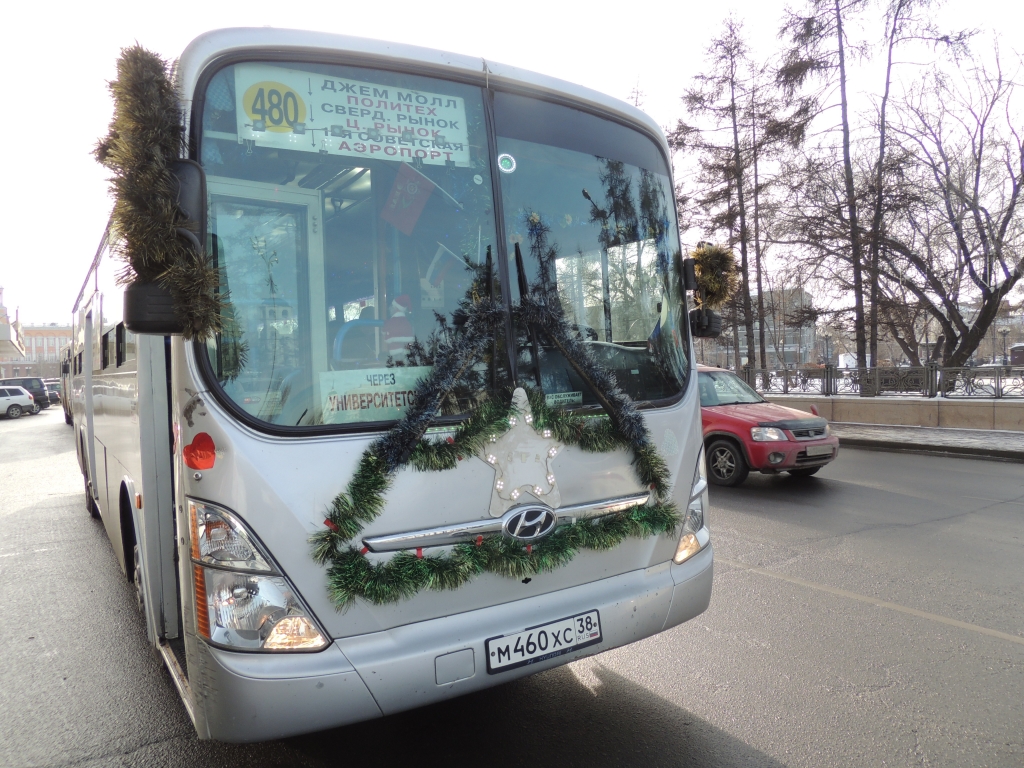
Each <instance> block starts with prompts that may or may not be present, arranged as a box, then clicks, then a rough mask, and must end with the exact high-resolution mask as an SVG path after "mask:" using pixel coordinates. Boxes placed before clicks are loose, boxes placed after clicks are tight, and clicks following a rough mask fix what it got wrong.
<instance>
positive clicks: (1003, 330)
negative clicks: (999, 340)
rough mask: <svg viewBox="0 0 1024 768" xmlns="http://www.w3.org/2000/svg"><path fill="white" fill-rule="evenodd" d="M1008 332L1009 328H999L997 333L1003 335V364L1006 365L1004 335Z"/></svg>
mask: <svg viewBox="0 0 1024 768" xmlns="http://www.w3.org/2000/svg"><path fill="white" fill-rule="evenodd" d="M1009 334H1010V329H1009V328H1000V329H999V335H1000V336H1002V337H1003V365H1007V359H1006V337H1007V336H1008V335H1009Z"/></svg>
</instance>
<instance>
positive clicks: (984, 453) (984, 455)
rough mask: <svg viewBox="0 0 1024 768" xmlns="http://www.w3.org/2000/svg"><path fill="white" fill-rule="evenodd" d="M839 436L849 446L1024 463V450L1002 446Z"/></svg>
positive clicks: (844, 444)
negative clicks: (982, 446) (992, 446)
mask: <svg viewBox="0 0 1024 768" xmlns="http://www.w3.org/2000/svg"><path fill="white" fill-rule="evenodd" d="M837 437H839V445H841V446H846V447H849V448H866V449H868V450H875V451H891V452H894V453H920V454H925V455H930V456H953V457H957V458H964V459H989V460H992V461H1012V462H1017V463H1022V464H1024V451H1010V450H1005V449H1002V448H974V447H972V446H969V445H965V446H955V447H954V446H949V445H935V444H931V443H904V442H899V441H896V440H872V439H870V438H864V437H842V436H841V435H837Z"/></svg>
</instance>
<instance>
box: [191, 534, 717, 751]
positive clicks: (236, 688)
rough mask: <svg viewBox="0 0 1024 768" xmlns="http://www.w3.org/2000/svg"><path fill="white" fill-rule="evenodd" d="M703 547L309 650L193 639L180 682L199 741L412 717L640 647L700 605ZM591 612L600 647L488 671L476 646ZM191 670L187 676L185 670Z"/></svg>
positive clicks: (705, 560)
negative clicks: (265, 650)
mask: <svg viewBox="0 0 1024 768" xmlns="http://www.w3.org/2000/svg"><path fill="white" fill-rule="evenodd" d="M713 560H714V555H713V552H712V548H711V545H710V544H709V545H708V546H707V547H705V548H704V550H702V551H701V552H699V553H698V554H697V555H695V556H694V557H692V558H691V559H690V560H689V561H687V562H685V563H683V564H682V565H675V564H672V563H663V564H661V565H657V566H654V567H651V568H647V569H643V570H639V571H631V572H629V573H624V574H621V575H619V576H614V577H611V578H608V579H603V580H601V581H596V582H591V583H589V584H582V585H580V586H577V587H572V588H570V589H564V590H560V591H557V592H551V593H548V594H544V595H538V596H536V597H531V598H527V599H524V600H519V601H516V602H513V603H505V604H503V605H495V606H491V607H489V608H483V609H480V610H476V611H468V612H466V613H461V614H455V615H453V616H446V617H442V618H438V619H432V620H430V621H423V622H418V623H415V624H409V625H406V626H402V627H395V628H394V629H390V630H386V631H383V632H374V633H370V634H366V635H359V636H355V637H346V638H342V639H339V640H337V641H335V642H334V643H333V644H332V645H331V646H330V647H329V648H328V649H326V650H324V651H321V652H319V653H309V654H290V655H287V656H285V655H270V654H251V653H250V654H246V653H234V652H230V651H224V650H222V649H218V648H212V647H210V646H207V645H205V644H204V643H199V644H198V645H199V647H200V649H201V650H200V653H199V655H200V658H201V665H202V667H203V668H202V670H200V671H199V673H198V674H195V675H192V674H190V678H192V680H193V681H194V682H193V691H194V698H195V699H196V701H195V704H196V710H197V712H196V715H197V716H196V726H197V729H198V730H199V732H200V736H201V737H205V738H211V739H217V740H219V741H230V742H248V741H264V740H268V739H275V738H282V737H285V736H294V735H296V734H300V733H308V732H311V731H319V730H324V729H327V728H334V727H337V726H341V725H347V724H349V723H355V722H359V721H362V720H369V719H372V718H376V717H380V716H382V715H390V714H393V713H395V712H400V711H402V710H406V709H413V708H415V707H420V706H423V705H426V704H430V703H433V702H436V701H441V700H443V699H449V698H453V697H455V696H461V695H462V694H465V693H470V692H472V691H476V690H480V689H483V688H487V687H490V686H493V685H498V684H500V683H504V682H508V681H509V680H513V679H515V678H519V677H524V676H526V675H531V674H534V673H536V672H542V671H544V670H547V669H551V668H553V667H557V666H561V665H563V664H566V663H567V662H570V661H574V660H576V659H580V658H583V657H585V656H592V655H594V654H597V653H601V652H603V651H607V650H610V649H612V648H616V647H618V646H621V645H626V644H628V643H632V642H635V641H637V640H641V639H643V638H645V637H649V636H651V635H654V634H657V633H658V632H661V631H662V630H665V629H668V628H670V627H673V626H675V625H677V624H681V623H683V622H684V621H687V620H689V619H691V618H693V617H694V616H697V615H698V614H700V613H702V612H703V611H704V610H705V609H706V608H707V607H708V604H709V603H710V601H711V582H712V573H713ZM594 609H596V610H598V611H599V612H600V617H601V633H602V640H601V642H600V643H598V644H596V645H592V646H589V647H586V648H583V649H581V650H579V651H576V652H573V653H568V654H565V655H562V656H558V657H555V658H552V659H547V660H545V661H538V662H536V663H534V664H530V665H528V666H524V667H519V668H516V669H512V670H509V671H506V672H500V673H497V674H490V673H489V672H488V670H487V660H486V658H485V655H484V654H485V643H486V641H487V639H488V638H493V637H496V636H499V635H506V634H510V633H514V632H518V631H520V630H523V629H526V628H527V627H533V626H537V625H538V624H542V623H545V622H547V621H554V620H557V619H561V618H563V617H565V616H572V615H574V614H577V613H580V612H585V611H590V610H594ZM190 672H191V671H190Z"/></svg>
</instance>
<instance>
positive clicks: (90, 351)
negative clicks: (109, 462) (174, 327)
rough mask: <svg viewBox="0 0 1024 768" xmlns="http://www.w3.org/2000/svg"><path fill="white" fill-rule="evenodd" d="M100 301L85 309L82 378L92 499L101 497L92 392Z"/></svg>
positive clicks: (87, 460)
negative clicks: (94, 326) (97, 311)
mask: <svg viewBox="0 0 1024 768" xmlns="http://www.w3.org/2000/svg"><path fill="white" fill-rule="evenodd" d="M98 304H99V302H98V301H97V300H96V296H95V295H94V296H93V299H91V300H90V302H89V304H88V306H87V307H86V310H85V348H84V349H83V350H82V378H83V381H84V384H83V387H82V389H83V397H84V401H85V403H84V404H85V446H84V448H85V454H86V455H85V456H83V457H82V458H83V459H84V460H85V462H86V465H87V466H88V467H89V487H90V488H91V489H92V490H91V492H92V499H93V501H94V502H95V501H97V500H98V499H99V497H100V496H99V488H97V487H96V478H97V477H99V475H97V474H96V429H95V422H94V419H93V393H92V374H93V368H94V367H95V365H96V358H97V355H98V354H99V350H98V348H97V340H96V332H95V330H94V328H93V312H94V311H95V310H96V308H97V305H98Z"/></svg>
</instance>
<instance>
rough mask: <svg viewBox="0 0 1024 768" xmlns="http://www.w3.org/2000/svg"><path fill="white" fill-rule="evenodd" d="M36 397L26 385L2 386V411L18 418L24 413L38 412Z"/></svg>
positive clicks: (0, 397)
mask: <svg viewBox="0 0 1024 768" xmlns="http://www.w3.org/2000/svg"><path fill="white" fill-rule="evenodd" d="M38 411H39V409H38V408H37V407H36V402H35V398H34V397H33V396H32V395H31V394H30V393H29V391H28V390H27V389H25V388H24V387H11V386H7V387H0V413H2V414H3V415H5V416H6V417H7V418H9V419H17V418H18V417H20V416H21V414H23V413H38Z"/></svg>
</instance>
